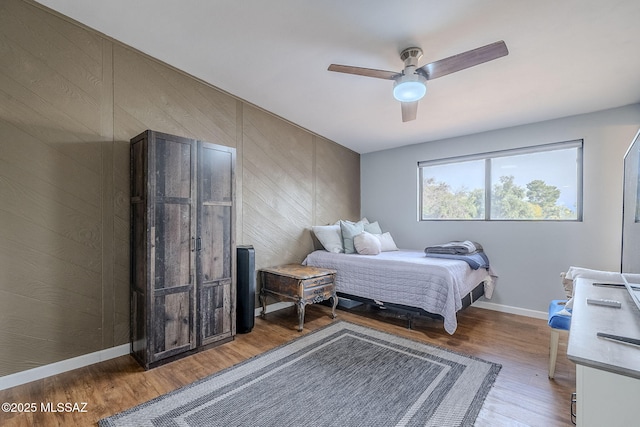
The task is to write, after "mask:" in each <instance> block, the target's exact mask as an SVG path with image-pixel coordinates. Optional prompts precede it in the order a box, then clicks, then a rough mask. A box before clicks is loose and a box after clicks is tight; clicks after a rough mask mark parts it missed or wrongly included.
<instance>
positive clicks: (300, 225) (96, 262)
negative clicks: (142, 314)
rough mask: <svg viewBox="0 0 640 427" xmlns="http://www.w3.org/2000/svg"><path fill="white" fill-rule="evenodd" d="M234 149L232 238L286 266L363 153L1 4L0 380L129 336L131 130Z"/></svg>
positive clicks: (347, 201) (341, 204)
mask: <svg viewBox="0 0 640 427" xmlns="http://www.w3.org/2000/svg"><path fill="white" fill-rule="evenodd" d="M145 129H153V130H157V131H161V132H167V133H172V134H176V135H181V136H186V137H192V138H198V139H202V140H206V141H210V142H214V143H217V144H222V145H226V146H231V147H235V148H236V149H237V163H238V164H237V169H236V170H237V194H236V195H237V218H236V241H237V243H238V244H252V245H254V247H255V248H256V259H257V268H261V267H266V266H271V265H276V264H281V263H285V262H299V261H301V260H302V259H303V258H304V256H305V255H306V254H307V253H308V252H309V251H311V250H312V240H311V236H310V234H309V228H310V227H311V226H312V225H315V224H327V223H330V222H334V221H336V220H337V219H340V218H350V219H357V218H358V216H359V213H360V181H359V180H360V159H359V155H358V154H357V153H354V152H352V151H350V150H348V149H346V148H344V147H341V146H339V145H337V144H335V143H333V142H331V141H329V140H326V139H324V138H322V137H320V136H317V135H315V134H312V133H310V132H308V131H306V130H304V129H301V128H299V127H297V126H295V125H293V124H291V123H288V122H286V121H284V120H282V119H280V118H278V117H276V116H274V115H272V114H270V113H268V112H265V111H263V110H261V109H259V108H256V107H254V106H251V105H249V104H247V103H245V102H243V101H242V100H238V99H237V98H234V97H233V96H230V95H228V94H226V93H224V92H222V91H219V90H217V89H216V88H213V87H211V86H209V85H206V84H204V83H202V82H200V81H198V80H197V79H194V78H192V77H190V76H188V75H186V74H184V73H182V72H179V71H177V70H175V69H173V68H171V67H169V66H167V65H165V64H162V63H159V62H157V61H155V60H153V59H151V58H148V57H147V56H145V55H143V54H141V53H139V52H137V51H135V50H133V49H130V48H128V47H126V46H124V45H122V44H120V43H118V42H115V41H112V40H110V39H108V38H106V37H104V36H102V35H101V34H99V33H96V32H94V31H92V30H88V29H86V28H85V27H83V26H82V25H79V24H77V23H74V22H72V21H71V20H69V19H67V18H64V17H61V16H59V15H58V14H56V13H53V12H50V11H48V10H47V9H45V8H43V7H42V6H40V5H38V4H36V3H32V2H30V1H27V0H3V1H2V2H0V377H1V376H4V375H8V374H12V373H15V372H20V371H23V370H26V369H30V368H35V367H38V366H43V365H46V364H50V363H53V362H57V361H60V360H65V359H68V358H71V357H75V356H79V355H83V354H88V353H91V352H94V351H98V350H102V349H106V348H110V347H113V346H118V345H121V344H125V343H127V342H128V341H129V293H128V289H129V139H130V138H131V137H133V136H135V135H137V134H139V133H140V132H142V131H143V130H145Z"/></svg>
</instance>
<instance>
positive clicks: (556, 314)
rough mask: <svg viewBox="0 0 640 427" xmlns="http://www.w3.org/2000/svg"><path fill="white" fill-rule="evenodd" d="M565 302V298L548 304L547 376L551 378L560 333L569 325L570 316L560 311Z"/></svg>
mask: <svg viewBox="0 0 640 427" xmlns="http://www.w3.org/2000/svg"><path fill="white" fill-rule="evenodd" d="M566 304H567V300H553V301H551V303H550V304H549V326H551V340H550V341H549V378H553V376H554V375H555V372H556V360H557V359H558V342H559V341H560V333H561V332H562V331H568V330H569V327H570V326H571V316H567V315H566V314H562V313H560V312H561V311H563V310H564V309H565V305H566ZM565 313H566V312H565Z"/></svg>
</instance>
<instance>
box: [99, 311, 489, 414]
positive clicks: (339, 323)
mask: <svg viewBox="0 0 640 427" xmlns="http://www.w3.org/2000/svg"><path fill="white" fill-rule="evenodd" d="M345 327H346V328H349V327H351V328H354V329H358V328H360V329H363V330H365V331H370V332H371V333H372V334H373V335H381V336H382V337H384V338H385V339H387V340H388V341H389V342H392V340H393V339H399V340H404V341H407V342H411V343H414V344H416V345H419V346H426V347H429V348H431V349H434V350H437V351H440V352H445V353H449V354H451V355H455V356H458V357H461V358H466V359H469V360H473V361H476V362H481V363H486V364H487V365H489V366H490V369H489V372H488V373H487V375H486V377H485V379H484V381H483V386H482V388H481V389H479V390H478V392H477V393H476V396H475V397H474V400H477V399H480V400H481V401H482V403H484V400H485V399H486V397H487V396H488V394H489V392H490V391H491V389H492V388H493V386H494V383H495V381H496V379H497V376H498V374H499V372H500V370H501V369H502V365H501V364H498V363H495V362H491V361H488V360H486V359H482V358H480V357H477V356H473V355H469V354H465V353H461V352H459V351H456V350H451V349H448V348H445V347H442V346H439V345H435V344H432V343H429V342H424V341H420V340H418V339H415V338H410V337H405V336H401V335H396V334H393V333H390V332H385V331H381V330H379V329H375V328H372V327H369V326H364V325H360V324H357V323H353V322H348V321H345V320H335V321H334V322H332V323H330V324H328V325H325V326H322V327H320V328H318V329H316V330H313V331H311V332H308V333H306V334H304V335H301V336H299V337H296V338H294V339H292V340H290V341H287V342H285V343H282V344H279V345H277V346H276V347H274V348H272V349H269V350H267V351H264V352H262V353H259V354H256V355H254V356H251V357H250V358H248V359H246V360H243V361H242V362H238V363H236V364H234V365H232V366H229V367H227V368H224V369H221V370H220V371H217V372H214V373H212V374H209V375H206V376H205V377H203V378H200V379H198V380H195V381H193V382H191V383H189V384H186V385H184V386H181V387H179V388H177V389H175V390H172V391H169V392H167V393H165V394H161V395H159V396H157V397H154V398H152V399H150V400H148V401H146V402H143V403H140V404H138V405H135V406H133V407H131V408H129V409H126V410H124V411H121V412H119V413H116V414H114V415H111V416H108V417H105V418H103V419H101V420H100V421H99V422H98V426H100V427H114V426H116V427H117V426H118V425H119V424H114V422H117V421H118V420H119V419H120V418H123V417H125V416H127V415H129V414H132V413H134V412H136V411H139V410H142V409H144V408H146V407H148V406H151V405H154V404H156V403H158V402H160V401H163V400H165V399H170V398H171V397H173V396H174V395H179V394H180V393H183V392H185V391H187V390H188V389H191V388H194V387H197V386H199V385H201V384H203V383H205V382H207V381H210V380H211V379H213V378H216V377H220V376H223V375H225V374H227V373H229V372H231V371H233V370H236V369H238V368H241V367H242V366H245V365H247V364H250V363H253V362H255V361H256V360H258V359H260V358H268V357H269V356H270V355H273V354H274V353H276V352H279V351H282V350H283V349H284V348H285V347H294V346H295V344H296V343H298V342H300V341H302V340H313V336H314V335H320V334H322V333H323V332H327V330H328V329H336V331H335V332H333V333H339V332H340V331H341V330H343V329H344V328H345ZM310 344H311V343H310ZM310 344H309V345H310ZM481 408H482V405H480V406H479V407H478V409H477V411H476V414H475V415H474V417H473V418H474V419H475V418H476V417H477V415H478V413H479V412H480V409H481Z"/></svg>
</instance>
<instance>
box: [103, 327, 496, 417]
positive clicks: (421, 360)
mask: <svg viewBox="0 0 640 427" xmlns="http://www.w3.org/2000/svg"><path fill="white" fill-rule="evenodd" d="M499 371H500V365H497V364H495V363H491V362H487V361H484V360H481V359H478V358H475V357H469V356H464V355H461V354H457V353H454V352H451V351H448V350H444V349H442V348H437V347H433V346H430V345H427V344H424V343H421V342H417V341H413V340H410V339H406V338H401V337H398V336H394V335H391V334H388V333H384V332H380V331H376V330H373V329H370V328H366V327H362V326H359V325H354V324H352V323H348V322H343V321H338V322H334V323H332V324H331V325H329V326H327V327H325V328H323V329H320V330H318V331H315V332H312V333H309V334H307V335H304V336H302V337H301V338H298V339H296V340H294V341H292V342H289V343H287V344H285V345H283V346H281V347H278V348H275V349H273V350H271V351H268V352H266V353H264V354H261V355H259V356H256V357H254V358H252V359H249V360H246V361H245V362H243V363H240V364H238V365H235V366H233V367H231V368H228V369H226V370H224V371H221V372H219V373H216V374H214V375H211V376H209V377H207V378H204V379H202V380H199V381H197V382H195V383H193V384H190V385H188V386H185V387H183V388H180V389H178V390H175V391H173V392H171V393H168V394H166V395H163V396H160V397H158V398H156V399H153V400H151V401H149V402H147V403H144V404H142V405H139V406H136V407H134V408H132V409H129V410H127V411H125V412H122V413H120V414H117V415H114V416H112V417H109V418H105V419H103V420H101V421H100V423H99V425H100V426H102V427H107V426H116V427H120V426H136V427H143V426H154V427H158V426H187V427H193V426H224V427H228V426H418V425H419V426H438V427H445V426H472V425H473V424H474V421H475V419H476V417H477V416H478V413H479V412H480V408H481V407H482V404H483V402H484V400H485V398H486V396H487V394H488V393H489V390H490V389H491V387H492V385H493V383H494V381H495V379H496V377H497V375H498V372H499Z"/></svg>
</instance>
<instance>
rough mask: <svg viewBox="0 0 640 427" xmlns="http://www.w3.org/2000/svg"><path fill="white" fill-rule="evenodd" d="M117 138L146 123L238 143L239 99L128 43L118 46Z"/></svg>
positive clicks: (167, 130) (191, 135) (136, 131)
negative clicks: (152, 58)
mask: <svg viewBox="0 0 640 427" xmlns="http://www.w3.org/2000/svg"><path fill="white" fill-rule="evenodd" d="M114 79H115V87H114V90H115V106H116V107H115V108H116V139H120V138H121V139H122V140H126V139H129V138H131V137H133V136H135V135H137V134H139V133H140V132H142V131H144V130H146V129H153V130H155V131H159V132H165V133H169V134H173V135H178V136H184V137H188V138H195V139H200V140H204V141H209V142H213V143H216V144H220V145H227V146H232V147H233V146H235V100H234V99H233V98H231V97H229V96H228V95H225V94H223V93H222V92H220V91H217V90H215V89H213V88H211V87H208V86H206V85H204V84H202V83H199V82H197V81H195V80H194V79H192V78H191V79H189V78H188V77H186V76H184V75H183V74H182V73H179V72H177V71H175V70H172V69H170V68H169V67H166V66H160V65H159V64H158V63H157V62H156V61H153V60H150V59H147V58H145V57H144V56H143V55H140V54H138V53H136V52H134V51H131V50H129V49H126V48H123V47H120V46H116V47H114Z"/></svg>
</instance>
